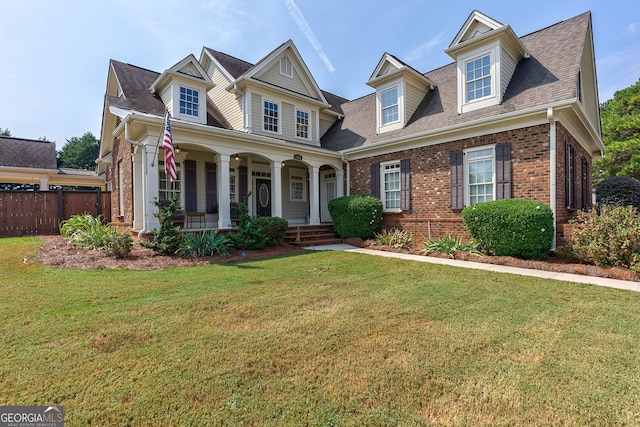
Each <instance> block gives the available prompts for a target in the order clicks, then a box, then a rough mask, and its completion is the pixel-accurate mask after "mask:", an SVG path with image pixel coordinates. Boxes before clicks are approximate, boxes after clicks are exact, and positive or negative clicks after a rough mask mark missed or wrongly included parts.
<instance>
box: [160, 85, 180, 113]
mask: <svg viewBox="0 0 640 427" xmlns="http://www.w3.org/2000/svg"><path fill="white" fill-rule="evenodd" d="M172 89H173V85H167V87H165V88H164V90H163V91H162V92H160V98H161V99H162V102H164V105H165V107H166V108H167V110H169V111H173V109H172V106H173V96H171V90H172ZM179 113H180V112H179V111H173V114H172V116H173V117H177V116H178V114H179Z"/></svg>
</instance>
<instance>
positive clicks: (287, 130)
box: [251, 93, 317, 144]
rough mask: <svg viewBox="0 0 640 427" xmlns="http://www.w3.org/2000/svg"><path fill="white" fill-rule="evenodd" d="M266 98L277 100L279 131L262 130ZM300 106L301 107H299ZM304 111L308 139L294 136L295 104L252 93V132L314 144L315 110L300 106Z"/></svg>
mask: <svg viewBox="0 0 640 427" xmlns="http://www.w3.org/2000/svg"><path fill="white" fill-rule="evenodd" d="M265 99H267V100H269V101H272V102H277V103H278V104H279V105H280V107H279V111H278V112H279V115H278V130H279V131H280V133H278V134H276V133H274V132H268V131H265V130H264V108H263V106H264V100H265ZM300 108H301V107H300ZM301 109H303V110H304V111H308V112H309V113H310V114H309V135H310V137H311V139H310V140H307V139H302V138H298V137H296V106H295V105H293V104H291V103H288V102H284V101H281V100H280V99H278V98H276V97H263V96H261V95H259V94H256V93H254V94H253V95H252V97H251V115H252V122H253V133H255V134H260V135H267V136H271V137H274V138H282V139H286V140H288V141H299V142H302V143H309V144H315V143H317V141H316V140H315V120H316V114H317V112H316V111H313V110H311V109H306V108H301Z"/></svg>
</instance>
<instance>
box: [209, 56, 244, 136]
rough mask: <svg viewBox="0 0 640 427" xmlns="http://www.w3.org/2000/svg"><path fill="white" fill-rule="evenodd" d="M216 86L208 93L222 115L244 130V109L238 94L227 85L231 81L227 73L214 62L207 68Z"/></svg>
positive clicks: (233, 126) (232, 124)
mask: <svg viewBox="0 0 640 427" xmlns="http://www.w3.org/2000/svg"><path fill="white" fill-rule="evenodd" d="M207 74H208V75H209V76H210V77H211V80H212V81H213V84H214V85H215V87H214V88H213V89H211V90H210V91H209V92H207V95H208V96H209V98H210V99H211V100H213V103H214V104H215V105H216V107H218V109H219V110H220V112H221V113H222V115H223V116H224V117H225V118H226V119H227V121H228V122H229V124H230V125H231V127H232V128H233V129H235V130H244V129H243V122H242V110H241V109H240V104H239V101H238V100H237V99H236V96H235V95H234V94H232V93H230V92H228V91H227V90H225V87H227V85H228V84H229V83H230V82H229V81H228V80H227V78H226V77H225V75H224V74H223V73H222V72H221V71H220V70H219V69H218V68H217V67H216V66H215V65H214V64H213V63H212V64H211V65H210V66H209V69H208V70H207Z"/></svg>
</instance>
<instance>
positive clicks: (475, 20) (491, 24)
mask: <svg viewBox="0 0 640 427" xmlns="http://www.w3.org/2000/svg"><path fill="white" fill-rule="evenodd" d="M503 27H505V25H504V24H502V23H501V22H499V21H496V20H495V19H493V18H491V17H490V16H488V15H485V14H484V13H482V12H479V11H478V10H474V11H473V12H471V14H470V15H469V17H468V18H467V20H466V21H465V23H464V24H463V25H462V28H460V31H458V34H456V36H455V37H454V39H453V41H452V42H451V44H450V45H449V48H452V47H454V46H456V45H458V44H460V43H462V42H464V41H466V40H469V39H472V38H475V37H477V36H479V35H482V34H485V33H488V32H490V31H492V30H497V29H500V28H503Z"/></svg>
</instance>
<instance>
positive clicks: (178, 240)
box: [140, 197, 182, 255]
mask: <svg viewBox="0 0 640 427" xmlns="http://www.w3.org/2000/svg"><path fill="white" fill-rule="evenodd" d="M153 204H154V205H155V206H156V207H157V208H158V212H156V213H155V214H154V216H155V217H156V218H158V220H160V228H156V229H154V230H153V240H152V241H151V242H141V243H140V244H141V245H142V246H144V247H146V248H149V249H153V250H154V251H156V252H160V253H162V254H164V255H174V254H176V253H177V252H178V250H179V249H180V247H181V245H182V236H180V232H179V231H180V230H179V228H178V227H176V226H175V225H174V224H173V217H174V215H175V213H176V211H177V210H178V199H177V197H174V198H173V199H172V200H171V201H170V202H169V203H162V202H159V201H158V200H157V199H154V201H153Z"/></svg>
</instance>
